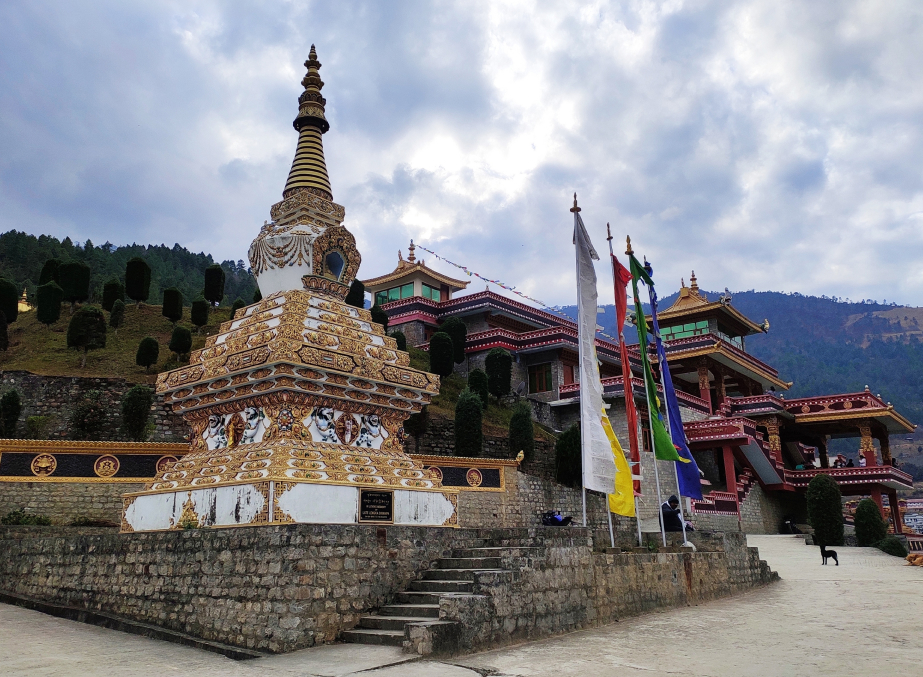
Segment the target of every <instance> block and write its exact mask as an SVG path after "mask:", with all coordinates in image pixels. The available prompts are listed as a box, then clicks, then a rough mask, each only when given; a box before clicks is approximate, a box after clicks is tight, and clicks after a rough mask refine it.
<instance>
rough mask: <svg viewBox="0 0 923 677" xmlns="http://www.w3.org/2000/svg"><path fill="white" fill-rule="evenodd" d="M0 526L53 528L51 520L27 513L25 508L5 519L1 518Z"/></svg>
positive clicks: (13, 512)
mask: <svg viewBox="0 0 923 677" xmlns="http://www.w3.org/2000/svg"><path fill="white" fill-rule="evenodd" d="M0 524H6V525H9V526H36V527H48V526H51V520H50V519H48V518H47V517H45V516H44V515H33V514H31V513H27V512H26V511H25V509H24V508H20V509H19V510H13V511H12V512H8V513H7V514H6V515H4V516H3V517H0Z"/></svg>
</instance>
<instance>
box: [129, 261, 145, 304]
mask: <svg viewBox="0 0 923 677" xmlns="http://www.w3.org/2000/svg"><path fill="white" fill-rule="evenodd" d="M150 293H151V267H150V266H149V265H147V261H145V260H144V259H142V258H141V257H139V256H135V257H134V258H131V259H129V260H128V263H126V264H125V294H126V296H128V298H130V299H131V300H132V301H137V302H138V303H141V302H143V301H147V298H148V296H150Z"/></svg>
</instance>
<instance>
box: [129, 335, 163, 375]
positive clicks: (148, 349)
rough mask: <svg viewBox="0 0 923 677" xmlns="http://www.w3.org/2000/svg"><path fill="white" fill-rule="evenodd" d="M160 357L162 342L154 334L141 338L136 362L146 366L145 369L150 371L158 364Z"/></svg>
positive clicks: (140, 365)
mask: <svg viewBox="0 0 923 677" xmlns="http://www.w3.org/2000/svg"><path fill="white" fill-rule="evenodd" d="M159 357H160V344H159V343H158V342H157V339H155V338H154V337H152V336H148V337H145V338H143V339H141V343H139V344H138V352H137V353H135V364H137V365H138V366H139V367H144V371H146V372H149V371H150V370H151V366H152V365H154V364H157V359H158V358H159Z"/></svg>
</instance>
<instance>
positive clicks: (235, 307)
mask: <svg viewBox="0 0 923 677" xmlns="http://www.w3.org/2000/svg"><path fill="white" fill-rule="evenodd" d="M246 306H247V304H246V303H244V300H243V299H242V298H240V297H239V296H238V297H237V298H236V299H234V303H232V304H231V318H232V319H233V318H234V316H235V315H236V314H237V311H238V310H240V309H241V308H246Z"/></svg>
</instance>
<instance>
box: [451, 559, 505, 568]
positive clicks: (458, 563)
mask: <svg viewBox="0 0 923 677" xmlns="http://www.w3.org/2000/svg"><path fill="white" fill-rule="evenodd" d="M439 568H440V569H499V568H500V558H499V557H443V558H441V559H440V560H439Z"/></svg>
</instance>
